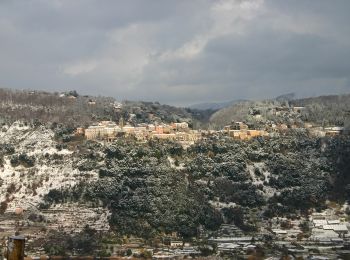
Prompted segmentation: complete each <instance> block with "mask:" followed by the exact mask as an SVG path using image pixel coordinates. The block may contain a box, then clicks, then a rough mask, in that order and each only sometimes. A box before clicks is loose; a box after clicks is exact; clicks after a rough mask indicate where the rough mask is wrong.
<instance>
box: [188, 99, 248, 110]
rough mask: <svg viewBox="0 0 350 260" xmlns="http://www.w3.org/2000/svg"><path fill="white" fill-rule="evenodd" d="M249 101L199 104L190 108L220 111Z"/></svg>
mask: <svg viewBox="0 0 350 260" xmlns="http://www.w3.org/2000/svg"><path fill="white" fill-rule="evenodd" d="M245 101H248V100H244V99H237V100H231V101H225V102H208V103H198V104H194V105H191V106H189V108H191V109H199V110H219V109H222V108H225V107H229V106H233V105H235V104H237V103H240V102H245Z"/></svg>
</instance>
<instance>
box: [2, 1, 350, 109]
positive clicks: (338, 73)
mask: <svg viewBox="0 0 350 260" xmlns="http://www.w3.org/2000/svg"><path fill="white" fill-rule="evenodd" d="M349 13H350V1H348V0H283V1H282V0H225V1H220V0H213V1H209V0H191V1H188V0H176V1H174V0H125V1H122V0H74V1H73V0H49V1H48V0H0V87H3V88H10V89H37V90H47V91H52V92H54V91H67V90H77V91H78V93H80V94H89V95H101V96H112V97H115V98H116V99H117V100H125V99H128V100H145V101H159V102H161V103H167V104H172V105H181V106H184V105H189V104H195V103H201V102H218V101H227V100H235V99H263V98H272V97H276V96H279V95H282V94H285V93H290V92H294V93H296V94H297V96H299V97H304V96H318V95H324V94H341V93H349V92H350V26H349V25H350V15H349Z"/></svg>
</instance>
